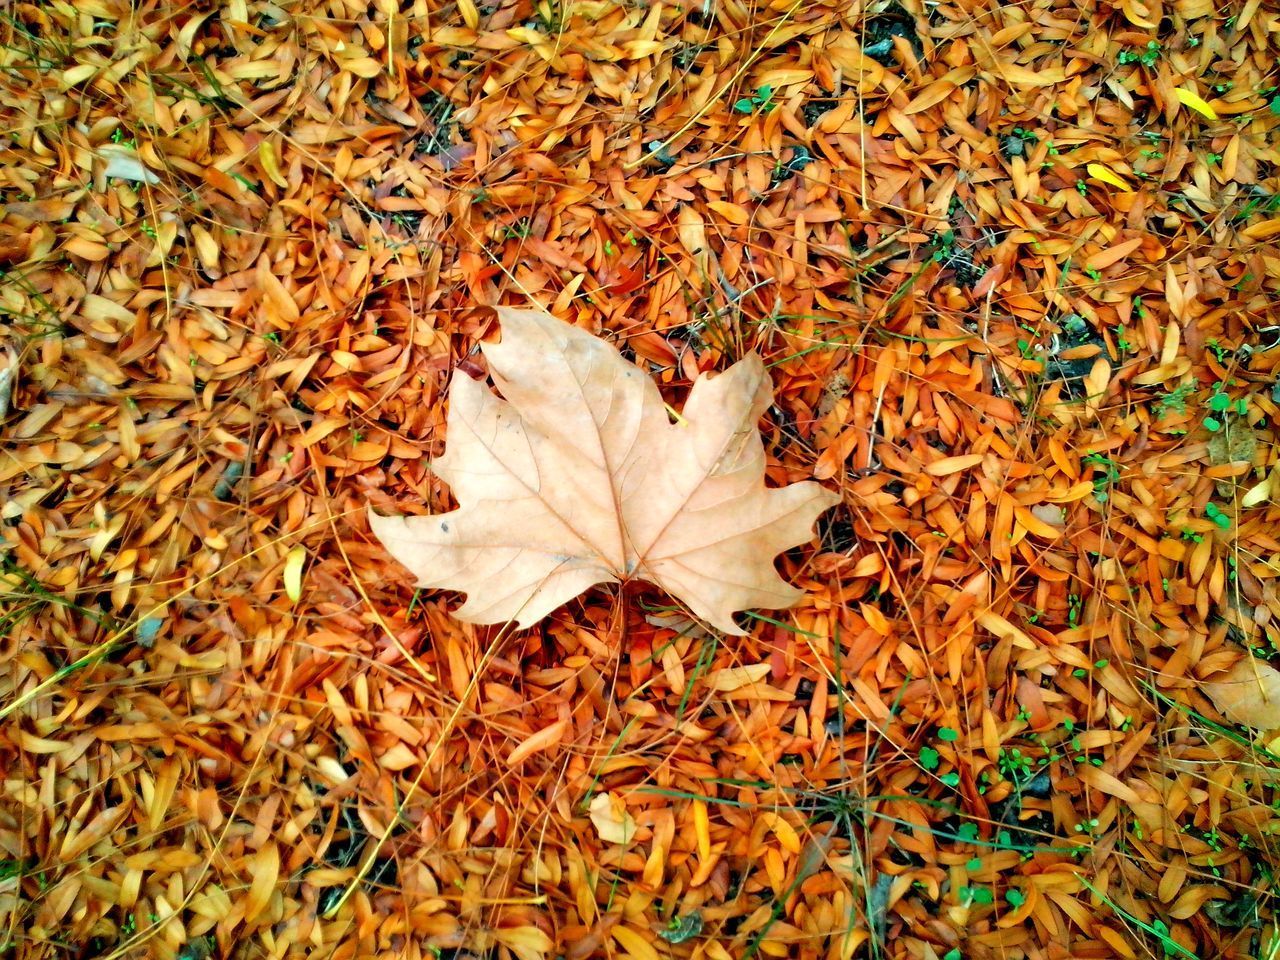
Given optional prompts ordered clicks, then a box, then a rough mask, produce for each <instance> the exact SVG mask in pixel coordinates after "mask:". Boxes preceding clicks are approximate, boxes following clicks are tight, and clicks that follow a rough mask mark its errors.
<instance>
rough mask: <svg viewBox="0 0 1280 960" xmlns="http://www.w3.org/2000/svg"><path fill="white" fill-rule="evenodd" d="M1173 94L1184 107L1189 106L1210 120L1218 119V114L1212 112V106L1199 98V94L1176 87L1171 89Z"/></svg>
mask: <svg viewBox="0 0 1280 960" xmlns="http://www.w3.org/2000/svg"><path fill="white" fill-rule="evenodd" d="M1173 95H1174V96H1175V97H1177V98H1178V102H1179V103H1180V104H1182V105H1183V106H1184V107H1190V108H1191V109H1192V110H1194V111H1195V112H1196V113H1198V114H1200V115H1201V116H1203V117H1208V118H1209V119H1210V120H1217V119H1218V114H1217V113H1215V112H1214V109H1213V107H1211V106H1209V104H1207V103H1205V102H1204V101H1203V100H1202V99H1200V95H1199V94H1197V93H1193V92H1192V91H1190V90H1183V89H1182V88H1181V87H1178V88H1177V89H1176V90H1174V91H1173Z"/></svg>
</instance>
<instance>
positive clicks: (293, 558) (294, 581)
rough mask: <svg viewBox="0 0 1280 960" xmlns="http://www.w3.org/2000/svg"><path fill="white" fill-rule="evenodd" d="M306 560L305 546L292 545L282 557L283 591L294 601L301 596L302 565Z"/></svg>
mask: <svg viewBox="0 0 1280 960" xmlns="http://www.w3.org/2000/svg"><path fill="white" fill-rule="evenodd" d="M306 560H307V550H306V548H305V547H294V548H293V549H292V550H290V551H289V555H288V556H287V557H285V559H284V592H285V593H286V594H287V595H288V597H289V599H290V600H292V601H293V602H294V603H297V602H298V600H299V598H301V596H302V565H303V564H304V563H305V562H306Z"/></svg>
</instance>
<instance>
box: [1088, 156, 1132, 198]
mask: <svg viewBox="0 0 1280 960" xmlns="http://www.w3.org/2000/svg"><path fill="white" fill-rule="evenodd" d="M1085 170H1087V171H1088V172H1089V176H1091V177H1093V179H1095V180H1101V181H1102V182H1103V183H1109V184H1111V186H1113V187H1118V188H1119V189H1121V190H1123V191H1124V192H1125V193H1132V192H1133V188H1132V187H1130V186H1129V185H1128V184H1127V183H1125V182H1124V181H1123V180H1121V179H1120V175H1119V174H1117V173H1116V172H1115V171H1114V170H1112V169H1111V168H1110V167H1108V166H1107V165H1106V164H1104V163H1091V164H1089V165H1088V166H1087V167H1085Z"/></svg>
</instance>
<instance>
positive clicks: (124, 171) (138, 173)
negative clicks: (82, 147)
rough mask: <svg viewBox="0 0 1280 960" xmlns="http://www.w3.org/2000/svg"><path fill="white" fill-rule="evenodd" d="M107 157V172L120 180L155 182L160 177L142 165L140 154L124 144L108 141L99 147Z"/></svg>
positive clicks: (109, 175)
mask: <svg viewBox="0 0 1280 960" xmlns="http://www.w3.org/2000/svg"><path fill="white" fill-rule="evenodd" d="M99 150H100V151H101V153H102V155H103V156H104V157H106V158H107V169H106V174H107V176H108V177H117V178H118V179H120V180H133V181H135V182H137V183H146V184H155V183H159V182H160V178H159V177H158V176H156V175H155V174H154V173H152V172H151V171H150V170H148V169H147V168H146V167H144V166H143V165H142V161H141V160H140V159H138V154H137V152H136V151H134V150H130V149H129V148H128V147H126V146H124V145H123V144H118V143H107V144H104V145H103V146H102V147H100V148H99Z"/></svg>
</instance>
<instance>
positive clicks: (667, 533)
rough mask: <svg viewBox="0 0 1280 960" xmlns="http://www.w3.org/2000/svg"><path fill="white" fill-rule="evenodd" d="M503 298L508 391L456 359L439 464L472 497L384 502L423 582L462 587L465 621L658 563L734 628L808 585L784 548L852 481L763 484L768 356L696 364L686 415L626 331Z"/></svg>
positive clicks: (711, 615)
mask: <svg viewBox="0 0 1280 960" xmlns="http://www.w3.org/2000/svg"><path fill="white" fill-rule="evenodd" d="M498 312H499V316H500V318H501V322H502V341H501V343H485V344H483V345H482V349H483V351H484V354H485V357H486V359H487V360H488V362H489V370H490V373H491V375H492V377H493V381H494V384H495V385H496V387H497V388H498V390H500V391H501V394H502V399H499V397H498V396H497V395H495V393H494V392H493V391H492V390H491V389H489V388H488V387H487V386H485V385H484V384H481V383H479V382H477V381H475V380H472V379H471V378H470V377H468V376H466V375H465V374H460V375H457V376H455V377H454V379H453V383H452V387H451V390H450V398H449V400H450V405H449V413H448V436H447V449H446V452H445V454H444V456H442V457H440V458H439V459H438V460H436V461H435V463H434V464H433V467H434V470H435V472H436V473H437V474H438V475H439V476H440V477H441V479H443V480H444V481H445V482H446V483H448V484H449V486H450V487H451V488H452V490H453V493H454V496H455V497H456V498H457V500H458V503H459V507H458V509H457V510H454V511H452V512H451V513H446V514H440V515H437V516H428V517H409V518H406V517H380V516H377V515H373V514H371V515H370V525H371V527H372V529H373V532H374V533H375V534H376V535H377V537H378V538H379V539H380V540H381V541H382V543H383V544H384V545H385V546H386V548H387V549H388V550H389V551H390V552H391V554H392V555H393V556H394V557H395V558H396V559H397V560H399V561H400V562H401V563H403V564H404V565H405V566H406V567H408V568H409V570H410V571H412V572H413V574H414V575H415V576H416V577H417V581H418V585H419V586H421V587H428V588H441V589H447V590H458V591H461V592H463V593H465V594H466V595H467V600H466V602H465V603H464V604H463V605H462V607H461V608H459V610H458V612H457V615H458V617H459V618H460V619H462V620H465V621H469V622H472V623H499V622H504V621H509V620H515V621H516V622H518V623H519V625H520V626H522V627H527V626H529V625H531V624H533V623H535V622H537V621H538V620H539V619H541V618H542V617H544V616H546V615H547V614H548V613H550V612H551V611H552V610H554V609H555V608H556V607H558V606H560V605H561V604H563V603H565V602H567V601H568V600H570V599H572V598H573V597H575V596H577V595H578V594H580V593H582V592H583V591H584V590H586V589H587V588H588V587H591V586H593V585H595V584H602V583H614V582H626V581H630V580H645V581H648V582H650V583H654V584H657V585H658V586H660V587H662V588H663V589H664V590H666V591H667V592H668V593H669V594H671V595H672V596H674V597H676V598H678V599H679V600H681V601H683V602H684V603H685V604H686V605H687V606H688V608H689V610H690V611H691V612H692V613H694V614H695V615H696V616H698V617H700V618H701V619H703V620H705V621H706V622H708V623H711V624H713V625H714V626H715V627H717V628H718V629H720V630H722V631H724V632H725V633H729V634H736V635H742V634H744V633H745V632H746V631H744V630H743V629H742V628H741V627H739V626H738V624H737V623H736V622H735V621H734V614H735V613H736V612H739V611H742V610H748V609H753V608H767V609H777V608H780V607H789V606H792V605H793V604H795V603H796V602H797V601H798V600H799V599H800V597H801V595H802V594H801V592H800V591H799V590H797V589H795V588H794V587H792V586H790V585H788V584H787V583H786V582H785V581H783V580H782V578H781V577H779V576H778V574H777V571H776V570H775V569H774V566H773V559H774V557H776V556H777V555H778V554H779V553H781V552H782V551H783V550H786V549H789V548H790V547H793V546H795V545H797V544H800V543H804V542H806V541H808V540H809V539H810V538H811V537H812V535H813V524H814V521H815V520H816V519H817V516H818V514H820V513H821V512H822V511H823V510H825V509H827V508H828V507H831V506H834V505H835V504H836V503H837V502H838V501H839V498H838V497H837V496H836V495H835V494H834V493H832V492H830V491H828V490H824V489H823V488H822V487H820V486H818V484H816V483H812V482H804V483H793V484H791V485H790V486H787V487H783V488H781V489H769V488H766V487H765V485H764V466H765V455H764V446H763V444H762V443H761V440H760V433H759V429H758V426H757V424H758V421H759V419H760V416H761V414H763V413H764V411H765V409H766V408H767V407H768V406H769V403H770V402H771V395H772V391H771V389H770V382H769V379H768V376H767V374H766V372H765V368H764V363H763V362H762V361H761V360H760V358H759V357H758V356H756V355H755V354H751V355H749V356H747V357H745V358H744V359H742V360H740V361H738V362H737V363H735V364H734V365H733V366H732V367H730V368H729V369H728V370H727V371H725V372H724V373H721V374H719V375H718V376H715V377H710V378H709V377H707V376H705V375H704V376H701V377H699V378H698V380H697V381H696V382H695V383H694V385H693V388H692V390H691V391H690V393H689V398H688V401H687V402H686V403H685V406H684V410H683V411H682V413H681V416H680V418H679V421H678V422H675V423H673V422H672V421H671V419H670V418H669V417H668V416H667V412H666V408H665V407H664V405H663V401H662V397H661V395H660V394H659V392H658V388H657V386H656V385H655V384H654V382H653V380H652V379H650V378H649V376H648V375H647V374H645V372H644V371H643V370H641V369H640V368H638V367H636V366H634V365H633V364H630V363H628V362H627V361H625V360H623V359H622V357H621V356H620V355H619V354H618V352H617V350H616V349H615V348H614V347H613V346H612V345H610V344H608V343H606V342H605V341H603V340H601V339H599V338H597V337H594V336H591V335H590V334H588V333H586V332H585V331H583V330H579V329H577V328H576V327H573V326H570V325H569V324H567V323H564V322H563V321H560V320H557V319H556V318H555V317H552V316H551V315H550V314H548V313H545V312H543V311H540V310H515V309H510V308H501V309H499V311H498Z"/></svg>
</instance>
